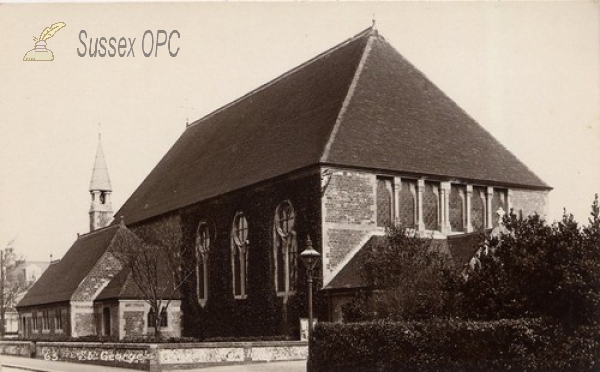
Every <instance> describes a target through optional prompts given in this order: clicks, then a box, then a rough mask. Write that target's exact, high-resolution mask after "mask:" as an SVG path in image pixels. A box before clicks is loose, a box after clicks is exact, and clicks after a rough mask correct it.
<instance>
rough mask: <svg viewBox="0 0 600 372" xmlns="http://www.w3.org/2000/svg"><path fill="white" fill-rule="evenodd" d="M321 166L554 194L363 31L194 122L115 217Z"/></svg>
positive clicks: (162, 209)
mask: <svg viewBox="0 0 600 372" xmlns="http://www.w3.org/2000/svg"><path fill="white" fill-rule="evenodd" d="M316 164H334V165H341V166H350V167H365V168H375V169H379V170H388V171H395V172H407V173H415V174H419V175H426V176H427V175H432V176H438V177H445V178H458V179H463V180H479V181H483V182H488V183H490V184H503V185H520V186H524V187H534V188H542V189H547V188H549V187H548V186H547V185H546V184H545V183H544V182H543V181H541V180H540V179H539V178H538V177H537V176H536V175H535V174H533V173H532V172H531V171H530V170H529V169H528V168H527V167H526V166H525V165H523V164H522V163H521V162H520V161H519V160H518V159H517V158H516V157H515V156H514V155H512V154H511V153H510V152H509V151H508V150H506V149H505V148H504V147H503V146H502V145H501V144H500V143H499V142H498V141H496V140H495V139H494V138H493V137H492V136H491V135H490V134H489V133H488V132H487V131H485V130H484V129H483V128H482V127H480V126H479V125H478V124H477V123H476V122H475V121H474V120H473V119H472V118H471V117H469V116H468V115H467V114H466V113H465V112H464V111H463V110H461V109H460V108H459V107H458V106H457V105H456V104H455V103H454V102H453V101H452V100H450V99H449V98H448V97H447V96H446V95H445V94H444V93H443V92H441V91H440V90H439V89H438V88H437V87H436V86H435V85H434V84H433V83H431V82H430V81H429V80H427V78H426V77H425V76H424V75H423V74H422V73H420V72H419V71H417V70H416V69H415V68H414V67H413V66H412V65H411V64H410V63H409V62H408V61H406V60H405V59H404V58H403V57H402V56H401V55H400V54H399V53H398V52H397V51H396V50H394V48H393V47H392V46H390V44H389V43H387V42H386V41H385V40H384V39H383V37H381V36H379V35H378V33H377V31H375V30H373V29H367V30H365V31H364V32H362V33H360V34H358V35H356V36H355V37H353V38H352V39H350V40H348V41H346V42H344V43H342V44H339V45H337V46H336V47H334V48H332V49H330V50H328V51H326V52H325V53H323V54H321V55H319V56H317V57H315V58H314V59H312V60H310V61H308V62H306V63H305V64H303V65H301V66H299V67H297V68H295V69H293V70H291V71H290V72H288V73H286V74H284V75H282V76H280V77H279V78H277V79H275V80H273V81H271V82H269V83H267V84H265V85H263V86H262V87H260V88H258V89H257V90H255V91H253V92H250V93H249V94H247V95H246V96H244V97H242V98H240V99H238V100H236V101H234V102H232V103H231V104H229V105H227V106H225V107H223V108H221V109H219V110H217V111H215V112H213V113H211V114H209V115H207V116H206V117H204V118H202V119H200V120H198V121H196V122H195V123H193V124H192V125H191V126H189V127H188V128H187V129H186V130H185V132H184V133H183V134H182V135H181V137H180V138H179V139H178V140H177V142H176V143H175V144H174V145H173V147H172V148H171V149H170V150H169V152H168V153H167V154H166V155H165V156H164V157H163V159H162V160H161V161H160V162H159V163H158V165H157V166H156V167H155V168H154V170H152V172H151V173H150V174H149V175H148V177H147V178H146V179H145V180H144V181H143V182H142V184H141V185H140V186H139V187H138V189H137V190H136V191H135V192H134V193H133V195H132V196H131V197H130V198H129V200H127V202H126V203H125V205H124V206H123V207H122V208H121V210H120V211H119V212H118V214H117V215H122V216H125V218H126V220H127V221H128V223H133V222H137V221H141V220H144V219H147V218H151V217H154V216H157V215H160V214H163V213H166V212H169V211H172V210H176V209H178V208H181V207H183V206H186V205H190V204H193V203H196V202H199V201H202V200H206V199H208V198H211V197H215V196H218V195H221V194H224V193H227V192H230V191H233V190H237V189H240V188H243V187H246V186H250V185H252V184H255V183H258V182H261V181H264V180H268V179H272V178H274V177H277V176H281V175H284V174H287V173H290V172H293V171H295V170H298V169H302V168H305V167H307V166H312V165H316Z"/></svg>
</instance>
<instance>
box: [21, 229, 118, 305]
mask: <svg viewBox="0 0 600 372" xmlns="http://www.w3.org/2000/svg"><path fill="white" fill-rule="evenodd" d="M118 230H119V227H118V225H117V226H111V227H107V228H104V229H100V230H96V231H94V232H91V233H89V234H85V235H81V236H80V237H79V238H78V239H77V240H76V241H75V243H73V245H72V246H71V248H69V250H68V251H67V253H66V254H65V256H64V257H63V258H62V259H61V260H60V261H58V262H56V263H52V264H51V265H50V266H48V269H46V271H45V272H44V274H42V276H41V277H40V278H39V279H38V281H37V282H35V284H34V285H33V287H31V289H29V291H27V294H26V295H25V297H23V299H22V300H21V301H20V302H19V304H18V305H17V306H18V307H24V306H33V305H41V304H49V303H55V302H63V301H69V300H70V299H71V296H72V295H73V293H74V292H75V290H76V289H77V287H78V286H79V284H80V283H81V282H82V280H83V279H84V278H85V277H86V276H87V275H88V274H89V272H90V271H91V270H92V268H93V267H94V266H95V265H96V263H97V262H98V260H99V259H100V257H102V255H103V254H104V252H106V250H107V249H108V248H109V246H110V244H111V242H112V240H113V238H114V236H115V234H116V233H117V231H118Z"/></svg>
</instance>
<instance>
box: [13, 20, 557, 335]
mask: <svg viewBox="0 0 600 372" xmlns="http://www.w3.org/2000/svg"><path fill="white" fill-rule="evenodd" d="M98 185H99V186H98V187H96V190H93V191H92V193H93V194H94V192H95V193H96V194H94V196H93V203H94V202H96V200H97V203H99V205H98V209H94V206H92V209H94V213H92V212H90V213H91V215H90V216H91V218H90V221H91V223H92V224H94V223H95V222H94V221H96V217H97V219H98V220H99V221H103V218H104V217H103V215H102V213H103V212H102V211H103V210H104V209H103V208H108V207H107V206H106V203H110V190H109V189H110V188H107V187H106V186H105V185H106V183H105V182H104V181H100V180H99V182H98ZM550 190H551V188H550V187H549V186H548V185H547V184H546V183H545V182H544V181H542V180H541V179H540V178H539V177H538V176H536V175H535V174H534V173H533V172H532V171H531V170H530V169H529V168H527V167H526V166H525V165H524V164H523V163H522V162H521V161H519V160H518V159H517V158H516V157H515V156H514V155H513V154H512V153H511V152H509V151H508V150H507V149H506V148H505V147H504V146H502V144H500V143H499V142H498V141H497V140H496V139H495V138H494V137H493V136H492V135H491V134H490V133H488V132H487V131H486V130H485V129H483V128H482V127H481V126H480V125H479V124H478V123H477V122H475V120H473V119H472V118H471V117H470V116H469V115H468V114H467V113H466V112H465V111H463V110H462V109H461V108H460V107H458V106H457V104H456V103H454V102H453V101H452V100H451V99H450V98H449V97H448V96H446V95H445V94H444V93H443V92H442V91H441V90H440V89H439V88H437V87H436V86H435V85H434V84H433V83H432V82H430V81H429V80H428V79H427V77H426V76H425V75H424V74H423V73H421V72H420V71H418V70H417V69H416V68H415V67H414V66H413V65H412V64H411V63H410V62H408V61H407V60H406V59H405V58H404V57H403V56H402V55H400V54H399V53H398V52H397V51H396V50H395V49H394V48H393V47H392V46H391V45H390V44H389V43H388V42H387V41H386V40H385V38H384V37H383V36H381V35H379V33H378V31H377V30H376V29H375V28H374V27H372V28H369V29H367V30H365V31H363V32H361V33H359V34H357V35H355V36H354V37H352V38H350V39H349V40H347V41H344V42H342V43H341V44H338V45H336V46H334V47H333V48H331V49H329V50H327V51H325V52H323V53H321V54H319V55H318V56H316V57H314V58H313V59H311V60H309V61H307V62H305V63H303V64H302V65H300V66H298V67H296V68H294V69H292V70H290V71H288V72H286V73H284V74H283V75H281V76H279V77H277V78H276V79H274V80H272V81H270V82H268V83H266V84H264V85H262V86H260V87H259V88H257V89H255V90H253V91H251V92H249V93H248V94H246V95H245V96H243V97H241V98H239V99H237V100H235V101H233V102H231V103H229V104H228V105H225V106H224V107H221V108H219V109H217V110H216V111H214V112H212V113H210V114H208V115H207V116H205V117H203V118H201V119H199V120H197V121H195V122H193V123H191V124H189V125H188V126H187V128H186V129H185V131H184V132H183V133H182V135H181V137H180V138H179V139H178V140H177V141H176V143H175V144H174V145H173V146H172V148H171V149H170V150H169V151H168V152H167V154H166V155H165V156H164V157H163V158H162V160H161V161H160V162H159V163H158V164H157V165H156V167H155V168H154V169H153V170H152V171H151V172H150V174H149V175H148V176H147V177H146V179H145V180H144V181H143V182H142V183H141V185H140V186H139V187H138V188H137V190H136V191H135V192H134V193H133V194H132V195H131V197H130V198H129V199H128V200H127V201H126V202H125V204H124V205H123V206H122V207H121V209H120V210H119V211H118V212H117V214H116V215H117V216H119V218H121V216H122V217H123V219H124V221H125V222H126V223H127V227H126V228H125V227H124V226H122V225H120V224H119V222H118V221H114V222H112V224H111V225H110V226H109V227H107V228H103V229H99V230H97V231H95V232H92V233H90V234H86V235H84V236H82V237H80V239H78V242H79V241H81V240H85V239H88V240H90V243H89V244H92V243H91V241H92V240H95V239H98V240H100V239H103V243H102V244H107V243H106V242H108V241H110V239H113V238H114V237H115V236H118V234H120V233H122V234H126V233H128V231H135V230H136V229H137V228H140V227H143V226H146V227H148V226H152V225H153V224H155V223H157V222H158V221H161V220H163V219H165V218H171V217H176V218H177V220H178V221H179V223H180V227H181V231H182V232H183V241H182V243H181V244H182V247H183V248H191V249H182V251H186V252H187V251H190V252H194V253H193V254H190V255H189V257H186V259H187V260H188V261H189V262H194V263H195V268H194V275H193V278H194V280H191V281H189V283H187V284H186V285H185V286H184V287H183V288H182V289H181V295H182V297H181V314H182V316H181V332H182V334H183V335H185V336H193V337H198V338H200V339H204V338H207V337H217V336H218V337H233V336H235V337H240V336H273V335H288V336H291V337H294V338H296V337H298V335H299V320H300V318H305V317H306V276H305V275H306V273H305V270H304V268H303V267H302V264H301V263H300V261H299V253H300V252H301V251H302V250H303V249H304V248H305V247H306V245H307V240H308V238H310V239H311V240H312V242H313V245H314V247H315V249H317V250H318V251H319V252H320V253H321V255H322V260H321V262H320V265H319V267H318V275H317V276H318V278H317V282H318V284H317V286H318V288H316V289H317V290H318V292H319V295H318V296H317V302H316V304H315V310H316V313H317V317H318V318H319V320H338V319H339V308H340V306H341V304H342V303H343V301H346V300H347V299H348V298H349V296H351V295H352V291H353V286H354V284H355V283H353V282H352V280H348V278H350V279H351V278H352V277H356V276H357V275H359V274H358V273H357V272H356V270H357V269H358V266H357V265H356V262H355V261H353V258H354V257H356V255H357V253H358V252H360V251H361V249H362V248H363V247H364V246H365V245H367V244H371V243H369V242H370V241H371V242H372V241H373V239H377V237H380V236H383V235H384V234H385V229H386V227H390V226H392V225H401V226H403V227H408V228H412V229H414V230H415V231H417V232H419V233H421V234H425V235H428V236H433V238H434V239H437V240H439V241H440V242H442V244H446V245H447V247H448V249H449V251H450V253H451V254H453V255H454V252H453V249H454V248H453V247H454V246H455V245H456V244H454V243H453V242H456V241H457V240H456V239H458V238H457V237H461V236H469V234H472V233H473V232H477V231H482V230H484V229H488V228H491V227H492V226H494V224H495V223H496V222H497V221H495V218H497V217H495V216H497V214H496V213H494V212H495V211H496V210H498V209H499V208H500V207H501V208H502V209H504V210H505V211H509V210H511V209H512V210H513V211H514V212H515V213H518V214H521V215H523V216H526V215H529V214H533V213H538V214H540V215H545V214H546V213H547V204H548V192H549V191H550ZM103 195H104V197H103ZM103 205H104V206H106V207H102V208H101V207H100V206H103ZM92 215H93V218H92ZM95 236H98V238H95ZM100 236H101V237H102V238H100ZM78 242H76V244H75V245H74V247H73V248H72V249H71V250H74V249H76V246H77V244H78ZM81 244H84V243H83V242H81ZM85 244H88V243H85ZM94 244H96V243H94ZM98 244H100V243H98ZM71 250H70V251H69V253H67V255H66V256H65V258H64V259H63V260H62V261H61V262H63V261H65V260H66V259H67V258H68V257H69V254H71ZM105 252H106V251H103V253H102V254H104V253H105ZM458 253H459V254H456V255H454V256H455V257H454V258H455V261H460V262H459V264H462V263H463V262H462V261H461V260H464V258H465V257H459V256H460V255H461V254H462V253H460V252H458ZM102 254H98V257H97V259H100V258H101V257H104V256H102ZM96 262H98V261H96ZM353 262H354V263H353ZM94 265H96V263H94V264H90V267H92V266H94ZM49 270H50V269H49ZM61 270H66V268H63V269H61ZM90 272H92V271H91V270H88V271H87V273H90ZM117 272H118V270H115V271H114V273H115V275H116V274H117ZM57 275H58V274H57ZM78 275H81V277H78V278H75V279H74V280H78V282H77V283H78V284H79V283H84V282H85V280H87V279H90V275H88V274H85V273H84V274H78ZM43 278H44V277H42V279H43ZM40 281H42V280H40ZM107 281H109V280H107ZM70 285H72V286H73V287H75V284H74V283H72V284H70ZM95 285H96V286H97V287H93V288H97V289H95V291H96V292H94V293H95V294H96V293H98V291H99V290H100V289H101V287H103V286H105V282H102V283H100V281H95ZM104 288H108V287H106V286H105V287H104ZM78 291H84V289H83V287H81V284H79V286H78V287H77V288H74V289H73V290H71V291H65V293H67V292H68V293H69V294H68V295H65V296H63V297H61V298H60V300H61V301H66V302H63V303H68V302H69V301H70V303H71V304H73V303H74V301H75V300H74V299H75V297H74V296H73V295H74V294H75V293H79V292H78ZM90 292H93V291H90ZM39 293H41V292H39ZM86 293H87V292H86ZM77 298H79V297H77ZM93 298H96V297H93V296H91V297H90V296H88V297H85V298H83V297H82V300H81V301H82V302H85V303H86V304H87V303H90V301H91V302H92V304H90V305H89V307H88V308H87V309H88V310H89V314H90V316H92V314H96V322H98V319H99V318H98V313H99V310H98V309H96V308H94V306H95V305H94V304H93V303H94V301H93ZM24 300H25V299H24ZM33 303H34V302H27V301H26V302H25V303H24V304H23V303H22V304H19V306H20V307H23V308H25V307H26V306H33ZM76 305H77V306H79V304H78V303H77V304H76ZM86 306H88V305H86ZM86 311H87V310H86ZM71 319H72V321H75V320H74V319H75V318H74V313H73V312H72V313H71Z"/></svg>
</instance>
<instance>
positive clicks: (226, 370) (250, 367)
mask: <svg viewBox="0 0 600 372" xmlns="http://www.w3.org/2000/svg"><path fill="white" fill-rule="evenodd" d="M0 365H1V366H2V370H1V371H2V372H24V371H30V372H135V371H137V370H135V369H129V368H118V367H105V366H96V365H91V364H82V363H69V362H51V361H46V360H41V359H31V358H25V357H16V356H9V355H0ZM179 371H183V372H278V371H284V372H305V371H306V361H305V360H298V361H291V362H272V363H255V364H238V365H228V366H215V367H205V368H193V369H184V370H179Z"/></svg>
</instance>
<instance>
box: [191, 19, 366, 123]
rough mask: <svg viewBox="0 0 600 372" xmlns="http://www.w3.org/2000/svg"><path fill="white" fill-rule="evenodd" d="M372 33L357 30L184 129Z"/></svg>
mask: <svg viewBox="0 0 600 372" xmlns="http://www.w3.org/2000/svg"><path fill="white" fill-rule="evenodd" d="M374 34H375V35H376V34H377V31H376V30H374V29H373V27H369V28H367V29H365V30H363V31H361V32H359V33H358V34H356V35H354V36H353V37H351V38H349V39H348V40H346V41H343V42H341V43H339V44H337V45H335V46H333V47H331V48H329V49H327V50H326V51H324V52H323V53H321V54H318V55H317V56H315V57H313V58H311V59H309V60H308V61H306V62H304V63H302V64H300V65H298V66H296V67H294V68H292V69H291V70H289V71H287V72H285V73H283V74H282V75H279V76H278V77H276V78H275V79H273V80H271V81H269V82H267V83H265V84H263V85H261V86H259V87H258V88H256V89H254V90H251V91H250V92H248V93H246V94H244V95H243V96H241V97H240V98H238V99H236V100H233V101H232V102H230V103H228V104H226V105H224V106H221V107H220V108H218V109H216V110H214V111H213V112H211V113H209V114H207V115H205V116H204V117H202V118H200V119H198V120H196V121H194V122H192V123H190V124H189V125H187V127H186V130H187V129H188V128H190V127H192V126H195V125H197V124H200V123H201V122H203V121H205V120H207V119H209V118H211V117H213V116H215V115H217V114H218V113H220V112H222V111H224V110H226V109H228V108H229V107H231V106H234V105H236V104H237V103H238V102H240V101H243V100H245V99H246V98H248V97H251V96H253V95H254V94H256V93H258V92H260V91H262V90H264V89H266V88H268V87H269V86H271V85H273V84H275V83H277V82H279V81H281V80H283V79H285V78H286V77H288V76H289V75H291V74H293V73H295V72H296V71H298V70H300V69H302V68H304V67H306V66H308V65H310V64H311V63H313V62H316V61H318V60H320V59H322V58H323V57H325V56H327V55H329V54H331V53H333V52H334V51H336V50H338V49H340V48H342V47H343V46H345V45H347V44H349V43H351V42H352V41H354V40H356V39H358V38H361V37H364V36H367V35H374Z"/></svg>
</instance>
